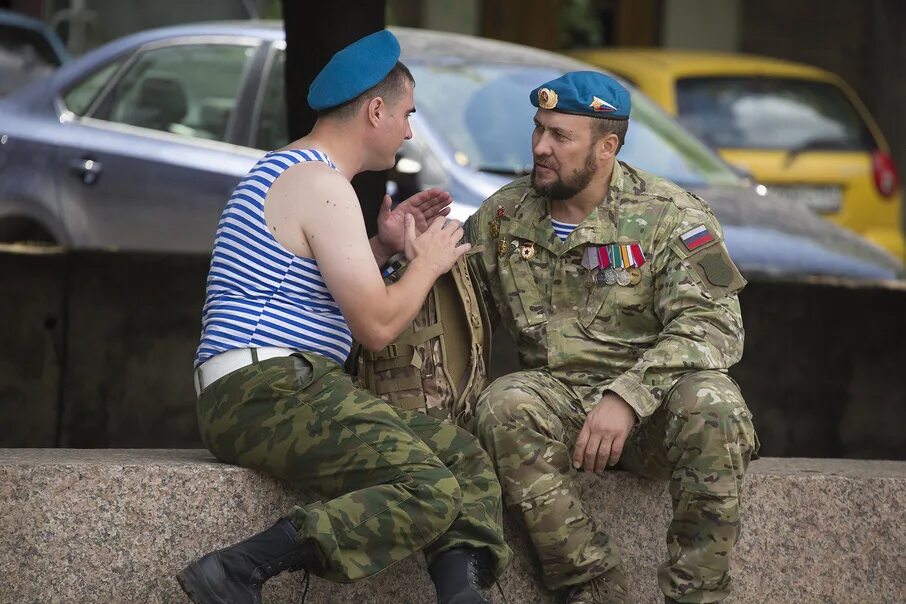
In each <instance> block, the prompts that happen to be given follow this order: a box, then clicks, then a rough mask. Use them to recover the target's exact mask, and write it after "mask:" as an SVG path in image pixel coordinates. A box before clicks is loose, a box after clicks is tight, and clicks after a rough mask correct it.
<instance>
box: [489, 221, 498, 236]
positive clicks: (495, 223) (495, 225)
mask: <svg viewBox="0 0 906 604" xmlns="http://www.w3.org/2000/svg"><path fill="white" fill-rule="evenodd" d="M488 230H490V231H491V237H493V238H495V239H496V238H497V237H499V236H500V219H499V218H495V219H494V220H492V221H491V223H490V224H489V225H488Z"/></svg>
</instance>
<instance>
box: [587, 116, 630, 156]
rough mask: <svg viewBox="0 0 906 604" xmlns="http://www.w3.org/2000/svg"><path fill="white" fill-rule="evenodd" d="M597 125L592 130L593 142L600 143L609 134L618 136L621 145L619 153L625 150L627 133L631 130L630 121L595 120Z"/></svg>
mask: <svg viewBox="0 0 906 604" xmlns="http://www.w3.org/2000/svg"><path fill="white" fill-rule="evenodd" d="M593 119H594V122H595V125H594V126H592V128H591V140H592V141H593V142H598V141H599V140H601V139H602V138H604V137H605V136H607V135H608V134H616V135H617V140H618V141H619V144H618V145H617V153H619V152H620V149H622V148H623V143H625V142H626V131H627V130H629V120H613V119H608V118H606V117H597V118H593Z"/></svg>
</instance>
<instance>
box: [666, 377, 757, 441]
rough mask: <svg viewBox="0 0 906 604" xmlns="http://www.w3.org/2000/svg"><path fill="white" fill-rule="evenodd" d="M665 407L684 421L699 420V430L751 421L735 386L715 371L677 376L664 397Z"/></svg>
mask: <svg viewBox="0 0 906 604" xmlns="http://www.w3.org/2000/svg"><path fill="white" fill-rule="evenodd" d="M667 410H668V411H670V412H671V413H672V414H673V415H675V416H679V417H680V418H682V419H683V420H685V421H687V422H688V421H694V422H697V423H699V424H700V426H699V427H700V429H701V430H703V431H711V430H714V429H720V430H723V429H725V427H726V426H728V425H731V424H739V423H742V424H749V425H751V423H752V416H751V413H750V412H749V408H748V407H747V406H746V403H745V400H744V399H743V398H742V393H741V392H740V391H739V386H737V384H736V382H734V381H733V379H732V378H731V377H730V376H728V375H727V374H725V373H722V372H719V371H698V372H696V373H692V374H689V375H686V376H684V377H683V378H681V379H680V381H679V382H677V383H676V385H675V386H674V387H673V390H671V391H670V393H669V394H668V396H667Z"/></svg>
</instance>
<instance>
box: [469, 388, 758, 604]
mask: <svg viewBox="0 0 906 604" xmlns="http://www.w3.org/2000/svg"><path fill="white" fill-rule="evenodd" d="M580 394H581V393H579V392H576V390H575V389H573V388H572V387H570V386H569V385H568V384H565V383H563V382H562V381H560V380H558V379H556V378H554V377H552V376H551V375H550V373H548V372H546V371H542V370H531V371H521V372H517V373H513V374H510V375H507V376H504V377H502V378H500V379H498V380H496V381H495V382H493V383H492V384H491V385H490V386H489V387H488V388H487V389H486V390H485V391H484V392H483V393H482V395H481V397H480V399H479V402H478V407H477V417H476V423H475V425H474V430H475V432H476V434H477V435H478V437H479V440H480V441H481V443H482V445H483V446H484V447H485V449H487V451H488V452H489V453H490V454H491V458H492V459H493V461H494V464H495V469H496V470H497V473H498V476H499V477H500V483H501V486H502V487H503V491H504V497H505V500H506V503H507V505H508V506H512V507H516V508H518V509H519V510H520V511H521V513H522V516H523V518H524V520H525V524H526V527H527V529H528V532H529V535H530V536H531V539H532V543H533V544H534V547H535V550H536V552H537V553H538V556H539V559H540V561H541V565H542V570H543V579H544V583H545V585H546V586H547V587H549V588H550V589H560V588H564V587H567V586H571V585H577V584H579V583H584V582H586V581H588V580H590V579H591V578H593V577H595V576H597V575H600V574H602V573H603V572H605V571H606V570H608V569H610V568H612V567H614V566H616V565H617V564H619V563H620V553H619V551H618V549H617V547H616V545H615V544H614V543H613V542H612V541H611V540H610V539H609V538H608V536H607V535H606V534H604V533H603V532H602V531H601V530H599V528H598V527H597V526H596V524H595V521H594V520H593V519H592V518H591V517H590V516H589V514H588V513H587V512H586V511H585V509H584V508H583V504H582V501H581V499H580V497H579V491H578V486H577V484H576V480H575V478H576V470H575V469H573V467H572V452H573V448H574V446H575V441H576V438H577V437H578V434H579V431H580V430H581V429H582V426H583V424H584V422H585V416H586V414H587V413H588V412H589V411H590V410H591V407H592V406H593V405H594V404H596V402H597V401H594V400H592V401H591V402H589V403H585V404H583V402H582V397H581V396H580ZM757 447H758V441H757V437H756V435H755V431H754V428H753V427H752V421H751V414H750V413H749V410H748V408H747V407H746V404H745V402H744V401H743V398H742V395H741V394H740V392H739V388H738V386H737V385H736V383H735V382H734V381H733V380H732V379H730V377H729V376H727V375H726V374H725V373H722V372H718V371H700V372H696V373H691V374H688V375H686V376H684V377H683V378H682V379H681V380H680V381H679V382H678V383H677V384H676V385H675V386H674V388H673V389H672V390H671V391H670V393H668V395H667V398H666V403H665V404H664V405H663V406H662V407H661V408H660V409H658V410H657V411H656V412H655V413H654V414H653V415H652V416H651V417H650V418H648V419H647V421H645V422H644V423H642V424H640V425H637V426H636V427H635V428H634V429H633V431H632V433H631V434H630V436H629V438H628V439H627V442H626V445H625V447H624V450H623V454H622V456H621V458H620V462H619V464H618V465H617V469H621V470H627V471H629V472H632V473H635V474H639V475H642V476H645V477H648V478H654V479H661V480H664V479H667V480H669V481H670V495H671V496H672V498H673V520H672V522H671V524H670V526H669V529H668V532H667V549H668V552H669V556H670V558H669V560H668V561H667V562H665V563H664V564H662V565H661V567H660V568H659V570H658V583H659V584H660V587H661V590H662V591H663V592H664V594H665V595H667V596H670V597H672V598H673V599H675V600H677V601H678V602H717V601H720V600H722V599H724V598H725V597H726V596H727V595H728V594H729V592H730V582H731V579H730V573H729V555H730V551H731V550H732V548H733V546H734V545H735V544H736V542H737V540H738V538H739V530H740V518H739V496H740V489H741V487H742V481H743V476H744V474H745V471H746V468H747V467H748V464H749V459H750V458H751V456H752V455H753V453H755V452H756V451H757Z"/></svg>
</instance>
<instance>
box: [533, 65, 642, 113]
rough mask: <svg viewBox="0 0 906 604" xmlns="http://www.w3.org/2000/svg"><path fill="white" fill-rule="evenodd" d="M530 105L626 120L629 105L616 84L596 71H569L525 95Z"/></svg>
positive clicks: (613, 80) (627, 99) (628, 101)
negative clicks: (527, 95)
mask: <svg viewBox="0 0 906 604" xmlns="http://www.w3.org/2000/svg"><path fill="white" fill-rule="evenodd" d="M529 100H530V101H531V102H532V105H534V106H535V107H538V108H539V109H548V110H550V111H558V112H560V113H571V114H574V115H586V116H589V117H603V118H608V119H612V120H626V119H629V111H630V109H631V108H632V102H631V101H630V99H629V91H627V90H626V89H625V88H624V87H623V86H622V85H621V84H620V83H619V82H617V81H616V80H615V79H613V78H612V77H610V76H608V75H604V74H603V73H598V72H597V71H571V72H569V73H566V74H564V75H562V76H560V77H559V78H557V79H554V80H551V81H550V82H547V83H545V84H542V85H541V86H539V87H538V88H535V89H534V90H532V91H531V92H530V93H529Z"/></svg>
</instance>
